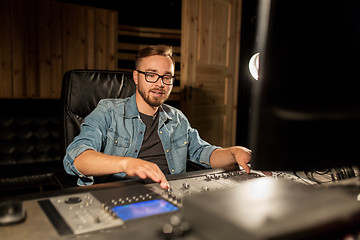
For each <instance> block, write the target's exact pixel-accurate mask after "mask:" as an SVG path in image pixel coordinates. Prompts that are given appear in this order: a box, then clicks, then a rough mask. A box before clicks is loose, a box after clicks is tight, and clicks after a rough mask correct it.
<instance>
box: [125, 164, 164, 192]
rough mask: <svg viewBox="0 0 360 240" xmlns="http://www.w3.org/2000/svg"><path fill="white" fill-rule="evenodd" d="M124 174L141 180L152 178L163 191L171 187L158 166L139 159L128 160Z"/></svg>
mask: <svg viewBox="0 0 360 240" xmlns="http://www.w3.org/2000/svg"><path fill="white" fill-rule="evenodd" d="M124 172H125V173H126V174H127V175H128V176H130V177H135V176H138V177H140V178H141V179H146V178H151V179H152V180H153V181H154V182H157V183H159V184H160V186H161V187H162V188H163V189H168V188H169V187H170V185H169V182H168V181H167V180H166V178H165V175H164V173H163V172H162V171H161V170H160V168H159V167H158V165H156V164H155V163H152V162H147V161H144V160H141V159H138V158H132V159H126V160H125V162H124Z"/></svg>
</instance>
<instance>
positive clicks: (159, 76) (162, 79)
mask: <svg viewBox="0 0 360 240" xmlns="http://www.w3.org/2000/svg"><path fill="white" fill-rule="evenodd" d="M135 71H137V72H138V73H142V74H144V75H145V81H147V82H149V83H156V82H157V81H159V79H160V78H161V81H162V83H163V84H165V85H174V82H175V75H173V76H172V75H170V74H165V75H159V74H157V73H154V72H143V71H140V70H135ZM147 74H155V75H157V76H158V78H157V79H156V80H155V81H149V80H147V77H146V75H147ZM165 76H171V77H172V79H173V80H172V83H170V84H169V83H165V82H164V77H165Z"/></svg>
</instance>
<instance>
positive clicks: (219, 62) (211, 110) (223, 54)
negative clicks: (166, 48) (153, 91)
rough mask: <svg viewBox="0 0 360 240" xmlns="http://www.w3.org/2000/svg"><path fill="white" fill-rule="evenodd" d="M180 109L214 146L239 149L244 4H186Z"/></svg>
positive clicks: (186, 0)
mask: <svg viewBox="0 0 360 240" xmlns="http://www.w3.org/2000/svg"><path fill="white" fill-rule="evenodd" d="M182 3H183V5H182V11H183V12H182V34H181V80H182V81H181V89H183V92H184V96H183V97H182V98H181V106H182V110H183V111H184V113H185V115H186V116H187V117H188V119H189V121H190V123H191V125H192V126H193V127H194V128H196V129H197V130H198V131H199V132H200V136H201V137H202V138H203V139H204V140H207V141H209V142H210V143H212V144H215V145H219V146H223V147H227V146H232V145H234V144H235V133H236V109H237V107H236V101H237V90H238V89H237V86H238V83H237V81H238V67H237V66H238V59H239V54H240V51H239V43H240V17H241V0H183V1H182Z"/></svg>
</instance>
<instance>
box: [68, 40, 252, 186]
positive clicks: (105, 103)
mask: <svg viewBox="0 0 360 240" xmlns="http://www.w3.org/2000/svg"><path fill="white" fill-rule="evenodd" d="M135 67H136V70H134V71H133V78H134V82H135V84H136V93H135V94H134V95H133V96H132V97H130V98H126V99H105V100H101V101H100V102H99V104H98V106H97V107H96V108H95V109H94V111H93V112H92V113H91V114H90V115H89V116H87V117H86V118H85V122H84V123H83V124H82V126H81V132H80V134H79V136H77V137H76V138H75V139H74V141H73V142H72V143H71V144H70V145H69V146H68V149H67V153H66V155H65V157H64V167H65V170H66V171H67V173H69V174H72V175H77V176H79V180H78V185H89V184H92V183H93V176H101V175H109V174H114V176H117V177H119V178H123V177H125V176H128V177H134V176H138V177H140V178H142V179H146V178H151V179H152V180H153V181H155V182H158V183H159V184H160V186H161V187H162V188H164V189H167V188H168V187H169V183H168V181H167V180H166V178H165V175H164V173H165V174H168V173H171V174H175V173H180V172H184V171H185V169H186V160H187V158H188V157H189V159H190V160H191V161H194V162H196V163H199V164H201V165H203V166H206V167H208V168H210V167H212V168H227V167H232V166H235V165H236V163H238V164H239V165H240V166H242V167H243V168H244V169H245V171H246V172H250V168H249V167H248V166H247V163H248V162H249V161H250V155H251V151H250V150H249V149H246V148H244V147H239V146H235V147H230V148H219V147H216V146H213V145H210V144H209V143H207V142H205V141H203V140H202V139H201V138H200V136H199V134H198V132H197V130H195V129H193V128H191V126H190V124H189V122H188V120H187V119H186V117H185V116H184V115H183V113H182V112H181V111H179V110H178V109H175V108H173V107H171V106H168V105H166V104H163V103H164V102H165V101H166V100H167V99H168V97H169V95H170V93H171V90H172V87H173V83H174V80H175V76H174V73H175V62H174V58H173V52H172V48H171V47H168V46H165V45H157V46H149V47H146V48H144V49H142V50H140V51H139V53H138V54H137V56H136V60H135Z"/></svg>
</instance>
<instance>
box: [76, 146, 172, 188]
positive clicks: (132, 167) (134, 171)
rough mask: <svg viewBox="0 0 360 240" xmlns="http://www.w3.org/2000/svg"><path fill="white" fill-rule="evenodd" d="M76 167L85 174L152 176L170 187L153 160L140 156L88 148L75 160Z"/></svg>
mask: <svg viewBox="0 0 360 240" xmlns="http://www.w3.org/2000/svg"><path fill="white" fill-rule="evenodd" d="M74 165H75V167H76V168H77V169H78V170H79V171H80V172H81V173H82V174H84V175H88V176H101V175H107V174H114V173H119V172H125V173H126V174H127V175H128V176H130V177H135V176H138V177H140V178H142V179H146V178H150V179H152V180H153V181H154V182H157V183H159V184H160V186H161V187H162V188H164V189H168V188H169V187H170V185H169V182H168V181H167V180H166V178H165V175H164V173H163V172H162V171H161V170H160V168H159V167H158V166H157V165H156V164H155V163H151V162H147V161H144V160H141V159H139V158H131V157H119V156H112V155H108V154H104V153H100V152H97V151H94V150H86V151H84V152H83V153H82V154H80V155H79V156H78V157H77V158H75V161H74Z"/></svg>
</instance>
